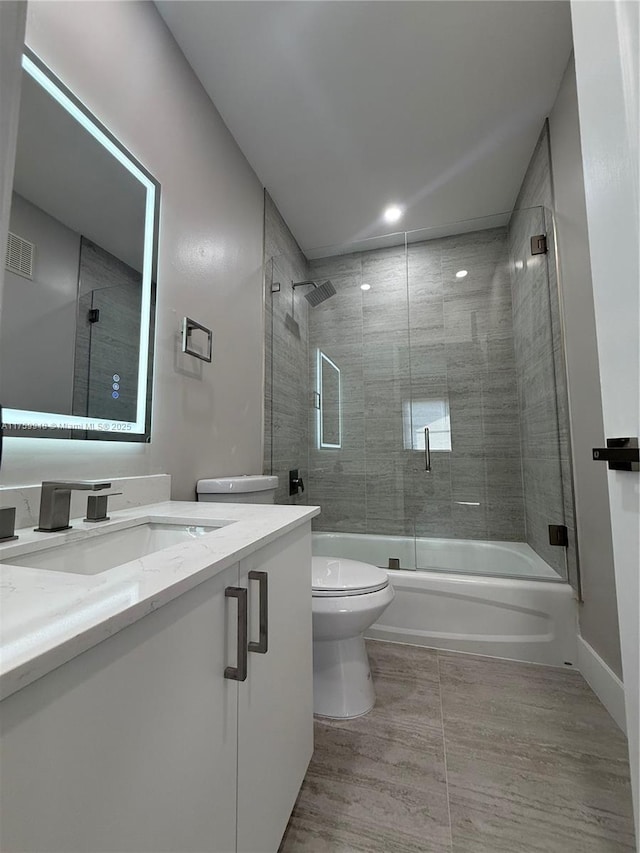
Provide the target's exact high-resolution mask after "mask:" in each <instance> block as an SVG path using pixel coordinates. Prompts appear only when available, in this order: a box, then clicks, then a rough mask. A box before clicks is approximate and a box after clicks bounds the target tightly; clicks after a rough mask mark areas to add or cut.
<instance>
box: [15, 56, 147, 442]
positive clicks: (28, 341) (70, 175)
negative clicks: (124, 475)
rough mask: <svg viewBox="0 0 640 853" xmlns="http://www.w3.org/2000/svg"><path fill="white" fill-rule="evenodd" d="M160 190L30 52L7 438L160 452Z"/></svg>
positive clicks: (18, 189)
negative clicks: (155, 433) (155, 445)
mask: <svg viewBox="0 0 640 853" xmlns="http://www.w3.org/2000/svg"><path fill="white" fill-rule="evenodd" d="M159 204H160V186H159V184H158V183H157V181H156V180H155V179H154V178H153V177H152V176H151V175H150V174H149V173H148V172H147V171H146V169H144V168H143V167H142V166H141V165H140V163H138V162H137V161H136V160H135V159H134V158H133V157H132V155H131V154H130V153H129V152H128V151H127V150H126V149H125V148H124V147H123V146H122V145H121V144H120V142H119V141H118V140H117V139H116V138H115V137H114V136H113V135H112V134H111V133H110V132H109V130H107V128H105V127H104V126H103V125H101V124H100V122H99V121H98V120H97V119H96V118H95V117H94V116H93V115H92V114H91V113H90V112H89V111H88V110H87V109H86V107H84V105H83V104H81V103H80V102H79V101H78V100H77V98H75V96H74V95H73V94H72V93H71V92H70V91H69V90H68V89H66V87H65V86H64V85H63V84H62V83H61V82H60V81H59V80H58V79H57V78H56V77H55V76H54V75H53V74H52V73H51V71H50V70H49V69H48V68H47V67H46V66H45V65H44V64H43V63H42V62H41V61H40V60H39V59H38V58H37V57H36V56H35V55H34V54H33V53H32V52H31V51H27V52H26V53H25V55H24V57H23V79H22V92H21V103H20V120H19V128H18V140H17V151H16V167H15V177H14V184H13V195H12V204H11V215H10V223H9V238H8V241H7V256H6V262H5V270H4V292H3V300H2V315H1V318H0V401H1V402H2V404H3V407H4V421H5V427H6V428H5V435H10V436H31V437H53V438H61V437H70V438H88V439H103V440H104V439H106V440H121V441H149V440H150V425H151V375H152V361H153V337H154V334H153V333H154V319H155V284H154V282H155V274H156V273H155V270H156V254H157V236H158V214H159Z"/></svg>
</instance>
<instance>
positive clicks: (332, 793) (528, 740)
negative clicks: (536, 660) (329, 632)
mask: <svg viewBox="0 0 640 853" xmlns="http://www.w3.org/2000/svg"><path fill="white" fill-rule="evenodd" d="M367 648H368V651H369V659H370V661H371V670H372V673H373V678H374V681H375V686H376V694H377V702H376V706H375V708H374V709H373V711H371V712H370V713H369V714H367V715H366V716H364V717H360V718H358V719H355V720H327V719H322V718H317V719H316V726H315V738H316V740H315V752H314V755H313V759H312V761H311V764H310V765H309V770H308V772H307V775H306V778H305V781H304V784H303V786H302V790H301V792H300V796H299V797H298V801H297V803H296V806H295V809H294V811H293V814H292V816H291V820H290V821H289V826H288V827H287V831H286V833H285V836H284V839H283V841H282V845H281V847H280V853H295V852H296V851H308V852H309V853H325V851H326V853H334V852H335V853H418V851H420V853H622V851H629V852H630V853H631V851H635V846H634V840H633V817H632V809H631V792H630V783H629V767H628V759H627V743H626V739H625V737H624V735H623V734H622V732H621V731H620V730H619V729H618V727H617V726H616V724H615V723H614V721H613V720H612V718H611V717H610V716H609V714H608V713H607V711H606V710H605V709H604V707H603V706H602V705H601V704H600V702H599V700H598V699H597V698H596V696H595V695H594V694H593V692H592V691H591V689H590V688H589V687H588V685H587V684H586V682H585V681H584V679H583V678H582V676H580V675H579V674H578V673H577V672H572V671H570V670H563V669H554V668H551V667H542V666H535V665H531V664H522V663H514V662H511V661H501V660H492V659H489V658H482V657H474V656H472V655H460V654H453V653H448V652H437V651H433V650H431V649H423V648H419V647H416V646H404V645H398V644H393V643H381V642H369V643H368V644H367Z"/></svg>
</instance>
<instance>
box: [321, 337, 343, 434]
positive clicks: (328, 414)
mask: <svg viewBox="0 0 640 853" xmlns="http://www.w3.org/2000/svg"><path fill="white" fill-rule="evenodd" d="M317 358H318V360H317V386H316V387H317V389H318V398H319V405H318V410H317V430H318V446H319V447H323V448H334V449H338V448H340V447H342V385H341V379H340V368H339V367H338V365H337V364H335V362H333V361H332V360H331V359H330V358H329V356H328V355H326V354H325V353H324V352H322V350H318V356H317Z"/></svg>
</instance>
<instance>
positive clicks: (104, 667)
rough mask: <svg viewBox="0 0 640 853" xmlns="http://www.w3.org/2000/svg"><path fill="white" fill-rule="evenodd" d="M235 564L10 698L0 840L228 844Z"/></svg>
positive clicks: (218, 851)
mask: <svg viewBox="0 0 640 853" xmlns="http://www.w3.org/2000/svg"><path fill="white" fill-rule="evenodd" d="M237 582H238V565H237V564H236V565H235V566H233V567H231V568H229V569H227V570H226V571H225V572H222V573H221V574H220V575H218V576H216V577H213V578H211V579H210V580H208V581H205V582H204V583H202V584H200V585H199V586H197V587H195V588H194V589H192V590H190V591H189V592H186V593H185V594H184V595H181V596H180V597H179V598H177V599H175V600H174V601H172V602H169V603H168V604H166V605H164V606H163V607H161V608H159V609H158V610H156V611H155V612H153V613H151V614H150V615H148V616H146V617H144V618H143V619H141V620H140V621H138V622H136V623H135V624H133V625H131V626H129V627H128V628H125V629H123V630H122V631H120V632H119V633H117V634H115V635H113V636H112V637H110V638H108V639H106V640H105V641H104V642H102V643H100V644H99V645H97V646H95V647H94V648H92V649H90V650H88V651H87V652H84V653H83V654H81V655H79V656H78V657H76V658H74V659H73V660H71V661H69V663H67V664H65V665H64V666H61V667H59V668H58V669H56V670H54V671H53V672H51V673H49V674H48V675H46V676H44V677H43V678H41V679H39V680H38V681H35V682H34V683H33V684H30V685H29V686H28V687H25V688H24V689H23V690H20V691H19V692H18V693H15V694H14V695H12V696H10V697H8V698H7V699H5V700H4V702H2V705H1V706H0V711H1V718H0V722H1V726H2V776H3V781H4V783H5V784H3V785H1V786H0V801H1V811H2V825H1V827H0V849H1V850H6V851H9V850H21V851H40V852H41V851H47V853H69V851H82V853H94V851H105V850H112V851H120V853H123V851H130V853H161V851H166V853H177V851H180V853H230V851H233V850H235V845H236V749H237V697H238V682H237V681H230V680H228V679H226V678H224V669H225V667H226V666H227V665H232V666H233V665H235V662H236V661H235V653H236V652H235V629H236V604H235V602H233V601H232V600H231V599H228V598H225V587H227V586H237Z"/></svg>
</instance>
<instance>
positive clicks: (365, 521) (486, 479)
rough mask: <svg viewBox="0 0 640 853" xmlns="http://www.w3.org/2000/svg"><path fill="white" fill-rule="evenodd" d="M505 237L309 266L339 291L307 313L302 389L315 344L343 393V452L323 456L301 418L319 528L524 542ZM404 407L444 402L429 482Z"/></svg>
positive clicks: (496, 234) (451, 240)
mask: <svg viewBox="0 0 640 853" xmlns="http://www.w3.org/2000/svg"><path fill="white" fill-rule="evenodd" d="M506 237H507V234H506V230H505V229H503V228H500V229H491V230H485V231H478V232H474V233H471V234H464V235H461V236H456V237H447V238H442V239H438V240H429V241H426V242H417V243H413V244H410V245H409V246H408V248H407V251H405V247H404V246H400V247H394V248H387V249H379V250H373V251H369V252H362V253H355V254H351V255H342V256H338V257H332V258H324V259H320V260H314V261H311V262H310V264H309V270H310V274H311V277H312V278H315V279H318V280H321V281H322V280H324V279H325V278H330V279H331V280H332V282H333V284H334V286H335V288H336V290H337V295H336V296H334V297H332V298H331V299H329V300H327V301H326V302H324V303H323V304H321V305H319V306H318V307H316V308H313V309H311V310H310V312H309V336H310V337H309V354H310V362H309V371H310V373H309V377H310V385H311V387H315V385H314V376H315V359H316V353H317V350H318V348H320V349H321V350H322V351H323V352H325V353H326V354H327V355H328V356H329V357H330V358H331V359H332V360H333V361H334V362H335V363H336V364H337V365H338V366H339V367H340V369H341V372H342V383H343V394H342V396H343V442H342V448H341V449H339V450H328V449H320V448H318V446H317V436H316V428H315V413H314V411H313V410H310V417H309V435H310V438H311V441H310V450H309V502H310V503H317V504H320V505H321V506H322V515H321V516H320V517H319V518H318V519H316V520H315V521H316V525H315V526H316V529H318V530H334V531H346V532H354V533H356V532H369V533H380V534H391V535H393V534H397V535H402V534H408V535H412V534H413V533H414V532H415V533H417V535H420V536H442V537H457V538H474V539H501V540H516V541H517V540H520V541H522V540H523V539H524V534H525V531H524V505H523V492H522V474H521V458H520V421H519V413H518V396H517V377H516V365H515V353H514V342H513V324H512V305H511V285H510V277H509V269H508V247H507V240H506ZM460 269H466V270H468V275H467V277H466V278H464V279H458V278H456V276H455V273H456V272H457V271H458V270H460ZM362 283H367V284H369V285H370V290H368V291H362V290H361V289H360V285H361V284H362ZM409 353H411V361H410V358H409ZM412 400H413V401H414V402H415V401H422V400H431V401H434V400H439V401H444V402H448V405H449V410H450V421H451V450H450V451H446V450H442V451H437V450H434V451H433V452H432V471H431V472H430V473H427V472H426V471H425V470H424V469H425V458H424V452H423V451H422V450H420V449H412V448H411V446H410V445H411V442H410V439H409V437H408V436H407V413H408V411H409V407H410V404H411V401H412ZM409 433H410V429H409Z"/></svg>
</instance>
